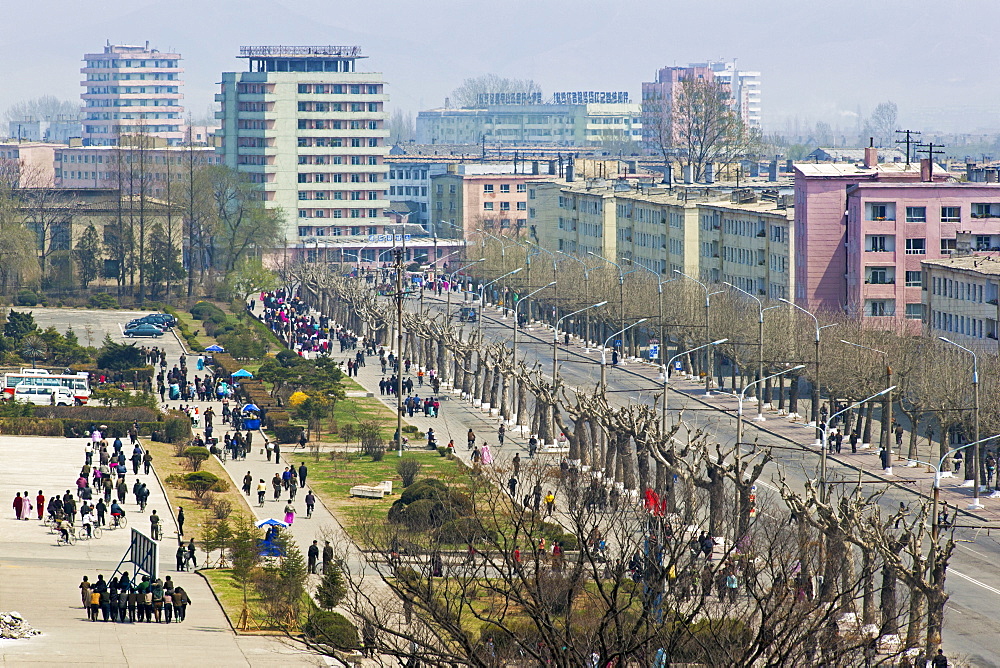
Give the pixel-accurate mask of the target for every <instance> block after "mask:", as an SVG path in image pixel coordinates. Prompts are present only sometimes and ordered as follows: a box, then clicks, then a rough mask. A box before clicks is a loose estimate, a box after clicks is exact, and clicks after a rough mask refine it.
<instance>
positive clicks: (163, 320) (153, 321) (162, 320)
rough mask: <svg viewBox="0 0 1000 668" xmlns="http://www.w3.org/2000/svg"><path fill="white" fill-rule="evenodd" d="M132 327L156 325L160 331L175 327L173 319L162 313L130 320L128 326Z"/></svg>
mask: <svg viewBox="0 0 1000 668" xmlns="http://www.w3.org/2000/svg"><path fill="white" fill-rule="evenodd" d="M132 325H156V326H157V327H159V328H160V329H169V328H171V327H173V317H172V316H169V315H163V314H161V313H154V314H152V315H144V316H142V317H141V318H135V319H134V320H129V321H128V325H126V326H132Z"/></svg>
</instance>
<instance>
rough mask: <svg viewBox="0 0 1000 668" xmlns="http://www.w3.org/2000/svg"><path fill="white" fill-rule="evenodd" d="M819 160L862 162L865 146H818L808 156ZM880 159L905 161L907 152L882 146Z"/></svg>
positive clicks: (883, 160)
mask: <svg viewBox="0 0 1000 668" xmlns="http://www.w3.org/2000/svg"><path fill="white" fill-rule="evenodd" d="M806 157H807V158H816V159H819V160H824V161H827V160H832V161H834V162H861V161H862V160H864V159H865V149H864V148H823V147H820V148H817V149H815V150H813V152H812V153H810V154H809V155H807V156H806ZM878 159H879V161H881V162H903V161H905V160H906V154H905V153H903V152H902V151H900V150H899V149H898V148H880V149H879V150H878Z"/></svg>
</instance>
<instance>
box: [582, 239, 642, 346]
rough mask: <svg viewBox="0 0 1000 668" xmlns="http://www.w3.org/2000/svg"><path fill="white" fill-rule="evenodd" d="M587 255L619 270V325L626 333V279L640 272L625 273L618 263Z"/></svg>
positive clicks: (591, 252)
mask: <svg viewBox="0 0 1000 668" xmlns="http://www.w3.org/2000/svg"><path fill="white" fill-rule="evenodd" d="M587 255H593V256H594V257H596V258H600V259H601V260H604V261H605V262H607V263H608V264H610V265H611V266H612V267H614V268H615V269H617V270H618V323H619V327H621V328H622V331H623V332H624V331H625V330H626V329H628V328H627V327H625V277H626V276H628V275H629V274H631V273H632V272H634V271H638V269H631V270H629V271H625V270H624V269H622V267H621V265H620V264H618V263H617V262H612V261H611V260H609V259H608V258H606V257H604V256H603V255H598V254H597V253H595V252H593V251H587ZM624 352H625V339H622V353H624ZM601 354H602V355H603V354H604V348H601Z"/></svg>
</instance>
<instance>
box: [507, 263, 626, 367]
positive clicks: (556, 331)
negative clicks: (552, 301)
mask: <svg viewBox="0 0 1000 668" xmlns="http://www.w3.org/2000/svg"><path fill="white" fill-rule="evenodd" d="M549 285H555V281H552V283H550V284H549ZM607 303H608V302H607V301H606V300H605V301H603V302H598V303H597V304H591V305H590V306H584V307H583V308H582V309H580V310H578V311H573V312H572V313H569V314H567V315H564V316H563V317H561V318H559V320H557V321H556V326H555V328H553V330H552V384H553V385H555V383H556V379H557V378H558V370H557V369H556V351H557V350H558V348H559V323H561V322H562V321H563V320H565V319H566V318H570V317H572V316H574V315H576V314H577V313H583V312H584V311H587V310H589V309H592V308H600V307H602V306H604V305H605V304H607ZM516 329H517V328H516V327H515V331H516Z"/></svg>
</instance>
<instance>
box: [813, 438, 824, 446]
mask: <svg viewBox="0 0 1000 668" xmlns="http://www.w3.org/2000/svg"><path fill="white" fill-rule="evenodd" d="M813 445H815V446H821V445H823V441H822V440H820V439H818V438H817V439H816V440H815V441H813Z"/></svg>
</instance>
